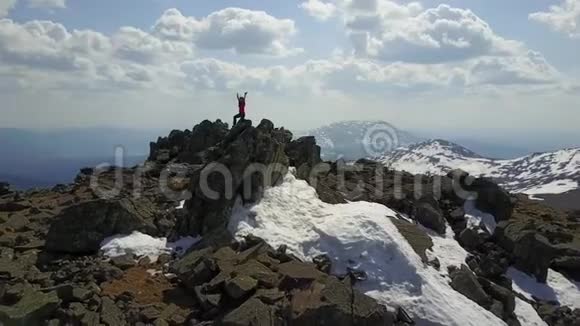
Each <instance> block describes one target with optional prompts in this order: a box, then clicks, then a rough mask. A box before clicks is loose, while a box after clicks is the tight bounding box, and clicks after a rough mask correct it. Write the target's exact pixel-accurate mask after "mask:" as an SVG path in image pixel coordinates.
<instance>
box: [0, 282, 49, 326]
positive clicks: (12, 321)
mask: <svg viewBox="0 0 580 326" xmlns="http://www.w3.org/2000/svg"><path fill="white" fill-rule="evenodd" d="M59 303H60V300H59V299H58V296H57V295H56V292H49V293H42V292H37V291H35V290H33V289H32V288H30V287H26V288H25V289H24V291H23V293H22V294H21V298H20V300H19V301H18V302H17V303H15V304H14V305H12V306H1V305H0V324H2V325H6V326H12V325H39V324H41V323H42V322H44V321H45V320H46V319H47V318H48V317H49V316H50V315H51V314H52V312H53V311H54V310H55V309H56V308H57V307H58V305H59Z"/></svg>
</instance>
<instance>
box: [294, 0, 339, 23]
mask: <svg viewBox="0 0 580 326" xmlns="http://www.w3.org/2000/svg"><path fill="white" fill-rule="evenodd" d="M299 7H300V8H302V9H304V10H305V11H306V12H307V13H308V14H309V15H310V16H312V17H315V18H316V19H319V20H321V21H325V20H328V19H329V18H331V17H333V16H334V15H335V13H336V6H335V5H334V4H333V3H331V2H323V1H321V0H308V1H306V2H303V3H301V4H300V5H299Z"/></svg>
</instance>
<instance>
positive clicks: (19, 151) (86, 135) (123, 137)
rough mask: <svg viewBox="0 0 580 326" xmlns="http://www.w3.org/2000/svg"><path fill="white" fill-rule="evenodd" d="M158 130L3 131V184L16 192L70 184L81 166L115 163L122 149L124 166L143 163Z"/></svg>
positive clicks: (0, 130)
mask: <svg viewBox="0 0 580 326" xmlns="http://www.w3.org/2000/svg"><path fill="white" fill-rule="evenodd" d="M164 133H166V132H165V131H159V130H136V129H120V128H86V129H81V128H78V129H63V130H47V131H38V130H24V129H12V128H0V181H5V182H8V183H10V184H11V185H12V187H13V188H16V189H28V188H47V187H52V186H54V185H55V184H58V183H70V182H72V181H73V179H74V177H75V176H76V175H77V173H78V171H79V169H80V168H82V167H88V166H89V167H94V166H97V165H99V164H101V163H109V164H114V163H115V158H114V155H115V148H119V147H121V148H123V160H124V162H123V165H126V166H131V165H135V164H138V163H140V162H143V161H144V160H145V158H146V157H147V154H148V151H149V142H150V141H151V140H154V139H156V138H157V136H158V135H161V134H164Z"/></svg>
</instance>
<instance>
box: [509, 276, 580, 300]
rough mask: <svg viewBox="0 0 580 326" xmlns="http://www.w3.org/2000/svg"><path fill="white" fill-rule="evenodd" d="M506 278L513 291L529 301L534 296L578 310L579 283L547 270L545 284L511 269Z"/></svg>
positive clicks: (579, 297) (579, 298)
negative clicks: (511, 282) (510, 283)
mask: <svg viewBox="0 0 580 326" xmlns="http://www.w3.org/2000/svg"><path fill="white" fill-rule="evenodd" d="M507 276H508V277H509V278H511V279H512V280H513V289H514V291H516V292H518V293H520V294H522V295H524V296H525V297H526V298H528V299H530V300H533V298H532V296H534V297H536V298H539V299H542V300H550V301H558V302H559V303H560V304H561V305H563V306H568V307H570V308H572V309H574V308H580V283H578V282H574V281H571V280H569V279H567V278H566V277H565V276H564V275H562V274H560V273H558V272H556V271H555V270H552V269H550V270H548V279H547V281H546V284H542V283H539V282H538V281H536V279H535V278H534V277H532V276H529V275H528V274H526V273H524V272H521V271H519V270H517V269H515V268H513V267H510V269H509V270H508V272H507Z"/></svg>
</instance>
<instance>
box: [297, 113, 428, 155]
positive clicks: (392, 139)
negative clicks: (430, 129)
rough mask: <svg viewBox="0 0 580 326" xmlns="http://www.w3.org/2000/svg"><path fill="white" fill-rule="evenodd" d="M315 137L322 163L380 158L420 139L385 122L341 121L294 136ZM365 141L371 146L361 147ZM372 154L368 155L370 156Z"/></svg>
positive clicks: (364, 145)
mask: <svg viewBox="0 0 580 326" xmlns="http://www.w3.org/2000/svg"><path fill="white" fill-rule="evenodd" d="M301 135H302V136H306V135H309V136H314V137H316V142H317V144H318V145H319V146H320V147H321V149H322V157H323V159H325V160H336V159H339V158H344V159H346V160H357V159H359V158H361V157H368V156H373V154H374V155H382V154H384V153H386V152H388V151H390V150H393V149H395V148H397V147H399V146H407V145H410V144H415V143H417V142H420V141H421V140H422V139H420V138H418V137H415V136H414V135H412V134H410V133H408V132H406V131H403V130H399V129H397V128H396V127H394V126H393V125H391V124H389V123H388V122H384V121H343V122H337V123H333V124H330V125H328V126H324V127H321V128H318V129H314V130H310V131H306V132H300V133H298V134H297V136H301ZM365 139H366V140H367V141H368V140H370V141H371V142H372V144H371V145H370V146H369V144H364V142H365ZM369 152H371V153H369Z"/></svg>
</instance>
